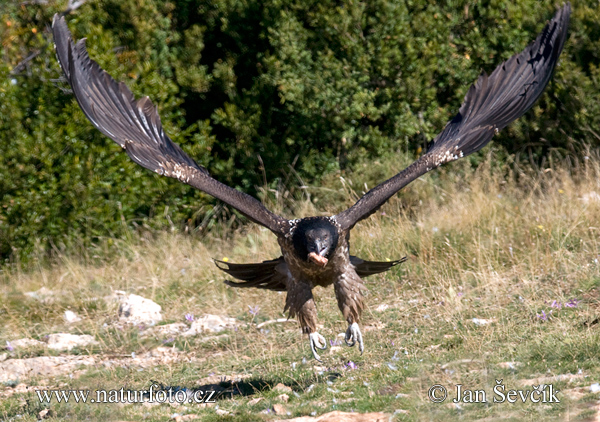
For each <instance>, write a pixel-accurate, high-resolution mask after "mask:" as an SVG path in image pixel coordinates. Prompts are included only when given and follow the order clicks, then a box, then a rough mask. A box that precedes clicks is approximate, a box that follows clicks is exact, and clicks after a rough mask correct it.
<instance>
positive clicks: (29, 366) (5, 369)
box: [0, 356, 95, 382]
mask: <svg viewBox="0 0 600 422" xmlns="http://www.w3.org/2000/svg"><path fill="white" fill-rule="evenodd" d="M94 363H95V359H94V357H93V356H40V357H35V358H29V359H8V360H5V361H4V362H0V382H8V381H13V380H17V379H22V378H28V377H35V376H42V377H53V376H58V375H63V374H67V373H72V372H73V371H75V370H76V369H77V367H79V366H80V365H84V366H88V365H93V364H94Z"/></svg>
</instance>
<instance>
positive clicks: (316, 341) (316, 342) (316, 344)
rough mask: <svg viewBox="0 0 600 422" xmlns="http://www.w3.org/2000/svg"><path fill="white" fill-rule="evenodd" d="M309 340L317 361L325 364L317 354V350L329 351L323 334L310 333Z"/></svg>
mask: <svg viewBox="0 0 600 422" xmlns="http://www.w3.org/2000/svg"><path fill="white" fill-rule="evenodd" d="M308 339H309V340H310V350H312V353H313V356H314V358H315V359H316V360H318V361H319V362H323V361H322V360H321V357H320V356H319V354H318V353H317V350H316V349H321V350H325V349H327V342H326V341H325V337H323V336H322V335H321V334H319V333H316V332H315V333H310V334H309V335H308ZM321 344H322V346H321Z"/></svg>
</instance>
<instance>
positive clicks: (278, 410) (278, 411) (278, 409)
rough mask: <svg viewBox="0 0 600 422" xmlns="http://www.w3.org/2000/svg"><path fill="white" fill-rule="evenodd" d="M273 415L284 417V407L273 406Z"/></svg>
mask: <svg viewBox="0 0 600 422" xmlns="http://www.w3.org/2000/svg"><path fill="white" fill-rule="evenodd" d="M273 413H275V414H276V415H285V414H286V413H287V410H286V409H285V407H283V405H282V404H274V405H273Z"/></svg>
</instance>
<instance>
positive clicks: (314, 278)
mask: <svg viewBox="0 0 600 422" xmlns="http://www.w3.org/2000/svg"><path fill="white" fill-rule="evenodd" d="M279 246H280V247H281V252H282V254H283V258H284V259H285V262H286V263H287V265H288V269H289V271H290V273H291V275H292V277H293V278H295V279H296V280H302V281H306V282H310V283H311V285H312V286H313V287H314V286H322V287H325V286H329V285H331V284H333V282H334V281H335V280H336V279H337V278H338V277H339V276H340V275H341V274H342V273H343V271H344V269H345V268H346V267H347V266H348V265H350V256H349V253H348V243H347V242H346V241H345V239H344V240H340V242H338V245H337V246H336V248H335V250H334V252H333V254H332V255H331V257H330V259H329V262H327V265H325V267H320V266H318V265H316V264H314V263H312V262H310V261H308V260H305V259H302V258H301V257H299V256H298V255H297V254H296V253H295V250H294V247H293V245H292V243H291V242H289V241H288V240H287V239H284V238H283V239H282V238H280V239H279Z"/></svg>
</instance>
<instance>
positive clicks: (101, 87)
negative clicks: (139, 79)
mask: <svg viewBox="0 0 600 422" xmlns="http://www.w3.org/2000/svg"><path fill="white" fill-rule="evenodd" d="M570 13H571V7H570V4H569V3H567V4H566V5H564V6H563V7H562V8H561V9H560V10H559V11H558V12H557V13H556V15H555V16H554V18H553V19H552V20H551V21H550V22H549V23H548V24H547V25H546V27H545V28H544V30H543V31H542V33H541V34H540V35H539V36H538V37H537V39H536V40H535V41H534V42H533V43H532V44H530V45H529V46H527V47H526V48H525V50H523V51H522V52H521V53H519V54H517V55H514V56H513V57H511V58H510V59H509V60H507V61H506V62H504V63H502V64H501V65H500V66H498V67H497V68H496V69H495V70H494V72H492V74H491V75H489V76H487V75H486V74H485V73H483V74H482V75H481V76H480V77H479V79H478V80H477V82H476V83H475V84H474V85H473V86H472V87H471V88H470V89H469V91H468V93H467V95H466V96H465V100H464V102H463V104H462V105H461V107H460V110H459V112H458V114H457V115H456V116H455V117H454V118H453V119H452V120H451V121H450V122H449V123H448V124H447V125H446V127H445V128H444V130H443V131H442V132H441V133H440V134H439V135H438V136H437V137H436V138H435V139H434V140H433V142H432V143H431V144H430V148H429V150H428V151H427V153H425V154H424V155H423V156H421V157H420V158H419V159H418V160H416V161H415V162H414V163H413V164H411V165H410V166H409V167H407V168H406V169H405V170H403V171H401V172H400V173H398V174H397V175H395V176H394V177H392V178H391V179H389V180H387V181H385V182H383V183H381V184H380V185H378V186H376V187H375V188H373V189H371V190H370V191H369V192H367V193H366V194H365V195H364V196H363V197H362V198H360V199H359V200H358V201H357V202H356V204H354V205H353V206H352V207H350V208H348V209H347V210H345V211H343V212H341V213H339V214H337V215H335V216H332V217H308V218H303V219H300V220H287V219H285V218H283V217H281V216H278V215H276V214H274V213H272V212H271V211H269V210H268V209H266V208H265V207H264V206H263V205H262V204H261V203H260V202H259V201H257V200H256V199H254V198H252V197H251V196H249V195H246V194H245V193H242V192H239V191H237V190H235V189H233V188H231V187H229V186H226V185H224V184H222V183H220V182H218V181H217V180H215V179H214V178H212V177H211V176H210V174H209V173H208V171H207V170H206V169H205V168H204V167H202V166H200V165H198V164H197V163H196V162H195V161H194V160H192V159H191V158H190V157H188V156H187V155H186V154H185V153H184V152H183V151H182V150H181V148H180V147H179V146H177V145H176V144H174V143H173V142H172V141H171V139H169V137H168V136H167V135H166V134H165V133H164V131H163V129H162V125H161V122H160V117H159V116H158V113H157V111H156V109H155V107H154V106H153V105H152V102H151V101H150V99H149V98H148V97H144V98H142V99H140V100H138V101H136V100H135V98H134V97H133V94H132V93H131V91H130V90H129V89H128V88H127V86H126V85H125V84H123V83H117V82H116V81H115V80H114V79H112V78H111V77H110V75H108V74H107V73H106V72H105V71H104V70H102V69H101V68H100V66H98V64H97V63H96V62H94V61H93V60H91V59H90V58H89V56H88V54H87V51H86V49H85V43H84V40H80V41H79V42H77V44H75V43H74V42H73V40H72V37H71V33H70V32H69V29H68V28H67V25H66V23H65V20H64V18H63V17H59V16H58V15H56V16H55V18H54V22H53V31H54V38H55V43H56V52H57V56H58V59H59V62H60V65H61V67H62V69H63V71H64V73H65V75H66V77H67V80H68V81H69V84H70V85H71V87H72V88H73V93H74V94H75V98H76V99H77V102H78V103H79V105H80V107H81V109H82V110H83V112H84V113H85V115H86V116H87V117H88V119H89V120H90V121H91V122H92V124H94V126H96V127H97V128H98V129H99V130H100V131H101V132H102V133H104V134H105V135H106V136H108V137H110V138H111V139H113V140H114V141H115V142H117V143H118V144H119V145H120V146H121V147H122V148H123V149H125V151H126V152H127V154H128V155H129V156H130V157H131V159H132V160H133V161H135V162H136V163H138V164H139V165H141V166H143V167H146V168H147V169H150V170H152V171H155V172H157V173H158V174H161V175H164V176H168V177H172V178H175V179H178V180H179V181H181V182H183V183H187V184H189V185H191V186H193V187H195V188H197V189H200V190H202V191H204V192H206V193H208V194H210V195H212V196H214V197H216V198H218V199H220V200H222V201H223V202H225V203H227V204H229V205H230V206H232V207H234V208H235V209H237V210H238V211H240V212H241V213H242V214H244V215H245V216H247V217H248V218H249V219H251V220H252V221H254V222H256V223H258V224H261V225H263V226H265V227H267V228H268V229H269V230H271V231H272V232H273V233H274V234H275V235H276V236H277V240H278V242H279V245H280V247H281V252H282V256H281V257H279V258H277V259H274V260H270V261H265V262H262V263H257V264H231V263H227V262H222V261H215V263H216V264H217V266H218V267H219V268H220V269H221V270H223V271H225V272H227V273H228V274H229V275H231V276H232V277H234V278H236V279H238V280H240V281H239V282H232V281H227V284H229V285H230V286H234V287H256V288H262V289H269V290H275V291H286V292H287V297H286V303H285V310H287V311H289V315H290V317H297V318H298V321H299V323H300V326H301V328H302V331H303V332H305V333H307V334H308V335H309V339H310V345H311V349H312V351H313V355H314V356H315V358H317V359H319V355H318V353H317V351H316V349H317V348H325V346H326V343H325V338H324V337H323V336H321V335H320V334H318V333H317V331H316V327H317V310H316V306H315V302H314V299H313V296H312V288H313V287H315V286H323V287H326V286H329V285H331V284H333V285H334V290H335V295H336V298H337V301H338V305H339V308H340V310H341V312H342V314H343V316H344V319H346V321H347V322H348V330H347V331H346V342H347V343H348V344H349V345H350V346H353V345H354V344H356V343H358V344H359V349H360V351H361V352H362V351H363V340H362V334H361V332H360V329H359V326H358V322H359V321H360V315H361V312H362V309H363V296H362V290H363V287H364V285H363V281H362V278H363V277H366V276H369V275H372V274H377V273H380V272H384V271H387V270H389V269H390V268H392V267H393V266H395V265H398V264H399V263H401V262H403V261H404V259H402V260H398V261H392V262H372V261H364V260H362V259H360V258H357V257H354V256H351V255H350V254H349V243H348V242H349V238H350V230H351V229H352V228H353V227H354V225H355V224H356V223H357V222H358V221H360V220H363V219H365V218H367V217H368V216H369V215H371V214H372V213H373V212H375V211H376V210H377V209H378V208H379V207H381V205H383V204H384V203H385V202H386V201H387V200H388V199H389V198H390V197H391V196H392V195H394V194H395V193H396V192H398V191H399V190H400V189H402V188H403V187H404V186H406V185H407V184H408V183H410V182H412V181H413V180H415V179H416V178H418V177H419V176H421V175H423V174H425V173H426V172H428V171H430V170H433V169H434V168H437V167H439V166H441V165H442V164H445V163H448V162H450V161H454V160H457V159H459V158H461V157H465V156H467V155H469V154H471V153H473V152H475V151H478V150H479V149H481V148H483V147H484V146H485V145H486V144H487V143H488V142H489V141H490V140H491V139H492V137H493V136H494V134H495V133H497V132H498V131H499V130H500V129H502V128H504V127H505V126H507V125H508V124H509V123H510V122H512V121H513V120H515V119H517V118H518V117H520V116H521V115H523V113H525V112H526V111H527V110H528V109H529V108H530V107H531V106H532V105H533V103H534V102H535V101H536V100H537V99H538V98H539V96H540V95H541V93H542V91H543V90H544V88H545V86H546V85H547V83H548V81H549V80H550V76H551V74H552V70H553V69H554V67H555V65H556V63H557V61H558V57H559V55H560V53H561V51H562V48H563V45H564V43H565V40H566V38H567V26H568V22H569V16H570Z"/></svg>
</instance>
